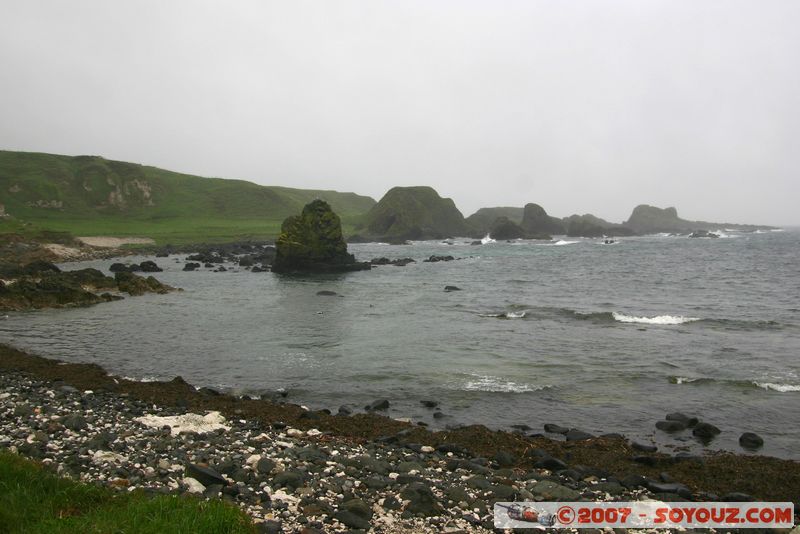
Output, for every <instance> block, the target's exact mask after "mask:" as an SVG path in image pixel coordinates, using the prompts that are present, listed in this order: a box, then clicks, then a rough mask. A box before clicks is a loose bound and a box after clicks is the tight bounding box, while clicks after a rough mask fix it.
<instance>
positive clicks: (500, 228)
mask: <svg viewBox="0 0 800 534" xmlns="http://www.w3.org/2000/svg"><path fill="white" fill-rule="evenodd" d="M489 236H491V237H492V239H519V238H521V237H525V230H523V229H522V227H521V226H520V225H518V224H517V223H515V222H514V221H512V220H510V219H509V218H508V217H498V218H497V219H495V220H494V222H493V223H492V227H491V228H490V229H489Z"/></svg>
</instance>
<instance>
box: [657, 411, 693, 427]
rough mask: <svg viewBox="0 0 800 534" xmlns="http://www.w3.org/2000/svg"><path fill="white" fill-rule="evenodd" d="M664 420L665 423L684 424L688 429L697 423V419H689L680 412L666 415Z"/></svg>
mask: <svg viewBox="0 0 800 534" xmlns="http://www.w3.org/2000/svg"><path fill="white" fill-rule="evenodd" d="M664 419H666V420H667V421H680V422H681V423H683V424H685V425H686V426H688V427H693V426H694V425H696V424H697V423H698V419H697V417H689V416H688V415H686V414H684V413H681V412H673V413H668V414H667V416H666V417H665V418H664Z"/></svg>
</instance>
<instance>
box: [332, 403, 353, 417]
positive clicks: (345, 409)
mask: <svg viewBox="0 0 800 534" xmlns="http://www.w3.org/2000/svg"><path fill="white" fill-rule="evenodd" d="M352 413H353V409H352V408H351V407H350V406H347V405H344V404H343V405H342V406H339V411H338V412H336V415H351V414H352Z"/></svg>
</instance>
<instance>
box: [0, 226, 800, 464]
mask: <svg viewBox="0 0 800 534" xmlns="http://www.w3.org/2000/svg"><path fill="white" fill-rule="evenodd" d="M718 233H719V234H720V237H719V238H718V239H703V238H699V239H693V238H688V237H686V236H670V235H653V236H646V237H629V238H620V239H617V240H616V241H615V242H614V243H612V244H605V243H604V242H603V240H601V239H573V238H566V237H562V238H556V239H554V240H553V241H550V242H543V241H526V240H517V241H511V242H505V241H503V242H499V241H498V242H495V241H492V240H490V239H488V238H486V239H483V240H482V241H480V244H476V243H475V241H474V240H472V239H468V238H463V239H462V238H455V239H449V240H446V241H419V242H412V243H410V244H406V245H388V244H382V243H366V244H355V245H350V247H349V249H350V251H351V252H352V253H354V254H355V256H356V258H357V259H359V260H370V259H372V258H376V257H387V258H389V259H396V258H406V257H410V258H413V259H414V260H416V262H415V263H411V264H409V265H407V266H405V267H398V266H393V265H386V266H380V267H374V268H373V269H372V270H370V271H362V272H354V273H347V274H341V275H326V276H319V275H317V276H282V275H276V274H273V273H269V272H267V273H252V272H249V271H247V270H245V269H244V268H239V267H238V266H236V265H231V264H229V265H227V268H228V269H229V270H228V271H227V272H212V271H211V270H208V269H201V270H200V271H196V272H184V271H183V270H182V267H183V265H184V263H185V256H176V255H173V256H170V257H169V258H158V259H157V263H158V264H159V265H160V266H161V267H162V268H163V269H164V272H163V273H158V274H157V275H156V276H157V277H158V278H159V279H160V280H161V281H163V282H165V283H167V284H170V285H173V286H176V287H180V288H182V289H183V291H180V292H174V293H170V294H167V295H145V296H141V297H131V298H126V299H124V300H122V301H117V302H111V303H105V304H100V305H97V306H93V307H89V308H77V309H61V310H46V311H36V312H28V313H12V314H9V315H8V316H7V317H6V318H4V319H2V320H0V341H1V342H3V343H8V344H11V345H13V346H16V347H18V348H21V349H25V350H28V351H31V352H33V353H35V354H39V355H42V356H49V357H55V358H59V359H62V360H65V361H70V362H91V363H97V364H99V365H101V366H103V367H104V368H106V369H107V370H108V371H109V372H111V373H113V374H115V375H118V376H122V377H128V378H135V379H140V380H165V379H167V380H168V379H171V378H173V377H175V376H177V375H180V376H182V377H183V378H184V379H185V380H187V381H188V382H190V383H191V384H193V385H195V386H197V387H202V386H210V387H214V388H219V389H222V390H225V391H228V392H231V393H234V394H239V395H250V396H262V397H272V396H274V395H275V394H276V392H283V393H285V394H286V399H285V400H286V402H292V403H296V404H300V405H304V406H307V407H308V408H310V409H322V408H327V409H330V410H331V411H333V412H334V413H335V412H337V411H338V409H339V407H340V406H348V407H350V408H351V409H353V410H354V411H356V412H358V411H360V410H361V411H363V410H364V407H365V406H366V405H368V404H370V403H372V402H373V401H375V400H378V399H388V400H389V402H390V407H389V409H388V410H387V411H386V412H385V413H386V414H387V415H388V416H390V417H395V418H408V419H410V420H411V421H413V422H422V423H425V424H427V425H428V426H429V427H430V428H434V429H442V428H453V427H458V426H461V425H471V424H481V425H485V426H487V427H489V428H492V429H498V430H507V431H512V430H514V429H515V428H516V431H521V432H524V433H527V434H532V433H540V432H544V430H543V425H544V424H545V423H555V424H559V425H562V426H565V427H570V428H578V429H581V430H584V431H586V432H590V433H592V434H602V433H621V434H623V435H625V436H626V437H629V438H631V439H635V440H639V441H645V442H653V443H656V444H658V445H659V446H660V447H661V448H662V450H666V451H670V450H673V451H690V452H692V451H694V452H698V453H699V452H703V451H708V450H711V451H718V450H729V451H735V452H740V453H745V454H751V453H749V452H746V451H743V450H742V449H741V448H740V446H739V444H738V439H739V436H740V435H741V434H742V433H743V432H755V433H757V434H759V435H760V436H762V437H763V438H764V446H763V448H762V449H761V450H759V451H758V453H759V454H765V455H771V456H777V457H781V458H790V459H800V428H799V424H800V230H793V229H786V230H783V231H759V232H753V233H743V232H735V231H731V230H727V229H725V228H721V229H720V230H719V231H718ZM432 255H451V256H453V257H454V258H455V259H454V260H453V261H441V262H424V261H423V260H424V259H426V258H428V257H430V256H432ZM144 259H153V258H152V257H149V258H144V257H130V258H126V259H125V261H134V262H139V261H141V260H144ZM113 261H115V260H97V261H86V262H78V263H68V264H64V265H62V268H65V269H80V268H84V267H94V268H98V269H101V270H104V271H106V272H108V267H109V266H110V265H111V263H112V262H113ZM445 286H457V287H458V288H459V290H458V291H449V292H446V291H445V290H444V289H445ZM319 291H333V292H335V293H337V295H336V296H321V295H318V294H317V293H318V292H319ZM423 400H432V401H436V402H438V403H439V405H438V408H436V409H431V408H426V407H425V406H423V405H422V403H421V401H423ZM437 411H438V412H439V415H437V416H434V414H435V413H436V412H437ZM670 412H683V413H685V414H687V415H690V416H696V417H698V418H699V419H700V420H702V421H706V422H709V423H712V424H714V425H716V426H717V427H719V428H720V429H721V430H722V433H721V434H720V435H719V436H718V437H717V438H716V439H715V440H713V441H712V442H711V443H708V444H704V443H700V442H699V441H697V440H696V439H695V438H694V437H693V436H692V434H691V432H690V431H684V432H679V433H676V434H667V433H664V432H662V431H660V430H657V429H656V428H655V423H656V422H657V421H659V420H661V419H663V418H664V417H665V415H666V414H667V413H670ZM550 437H552V438H553V439H563V437H561V436H559V435H550Z"/></svg>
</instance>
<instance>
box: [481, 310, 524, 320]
mask: <svg viewBox="0 0 800 534" xmlns="http://www.w3.org/2000/svg"><path fill="white" fill-rule="evenodd" d="M478 315H479V316H480V317H494V318H497V319H522V318H523V317H525V315H527V314H526V312H524V311H516V312H513V311H510V312H498V313H479V314H478Z"/></svg>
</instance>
